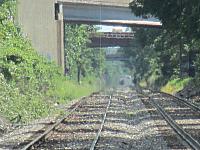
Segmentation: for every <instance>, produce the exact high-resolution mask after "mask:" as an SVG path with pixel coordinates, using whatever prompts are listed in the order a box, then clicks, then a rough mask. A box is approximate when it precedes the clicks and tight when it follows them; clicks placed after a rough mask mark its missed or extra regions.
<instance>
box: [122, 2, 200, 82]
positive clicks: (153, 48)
mask: <svg viewBox="0 0 200 150" xmlns="http://www.w3.org/2000/svg"><path fill="white" fill-rule="evenodd" d="M130 8H131V9H132V11H133V13H134V14H135V15H137V16H143V17H147V18H148V17H152V16H153V17H156V18H158V19H159V20H160V21H161V22H162V24H163V26H162V28H161V29H150V28H147V29H138V28H133V30H134V31H136V34H135V35H136V38H135V39H134V41H133V43H134V44H133V47H134V48H131V49H128V50H126V51H125V55H127V56H128V57H129V58H130V60H129V62H128V63H127V65H129V67H131V68H132V70H133V72H134V75H135V78H136V79H137V81H141V80H144V79H145V80H146V81H147V83H148V84H150V85H155V84H156V85H163V84H165V83H166V82H167V81H168V80H170V79H176V78H187V77H188V76H189V77H195V79H196V80H199V79H200V75H199V73H200V70H199V68H200V67H199V65H200V63H199V60H200V58H199V48H200V47H199V46H200V16H199V8H200V1H197V0H194V1H184V0H179V1H174V0H162V1H159V0H156V1H155V0H135V1H133V2H132V3H130ZM135 43H137V44H135ZM196 83H198V82H196Z"/></svg>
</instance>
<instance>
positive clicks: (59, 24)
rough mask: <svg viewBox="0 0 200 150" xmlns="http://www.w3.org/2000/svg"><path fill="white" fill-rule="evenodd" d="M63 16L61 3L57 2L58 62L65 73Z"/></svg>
mask: <svg viewBox="0 0 200 150" xmlns="http://www.w3.org/2000/svg"><path fill="white" fill-rule="evenodd" d="M64 27H65V26H64V16H63V4H61V3H60V4H59V15H58V21H57V43H58V44H57V45H58V64H59V65H60V66H61V67H62V70H63V73H65V48H64V40H65V39H64V38H65V36H64V34H65V33H64V31H65V30H64Z"/></svg>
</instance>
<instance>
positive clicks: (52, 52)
mask: <svg viewBox="0 0 200 150" xmlns="http://www.w3.org/2000/svg"><path fill="white" fill-rule="evenodd" d="M17 9H18V10H17V16H18V17H17V18H18V20H17V21H18V24H19V25H20V26H21V28H22V31H23V34H24V36H25V37H27V38H28V39H29V40H30V41H31V43H32V46H33V47H34V48H35V49H36V50H37V51H38V53H39V54H41V55H43V56H45V57H46V58H48V59H49V60H51V61H55V62H56V63H57V64H58V65H59V66H61V67H62V69H63V72H64V17H63V4H62V3H61V2H57V0H18V7H17Z"/></svg>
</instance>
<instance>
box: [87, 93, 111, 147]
mask: <svg viewBox="0 0 200 150" xmlns="http://www.w3.org/2000/svg"><path fill="white" fill-rule="evenodd" d="M111 99H112V96H110V99H109V102H108V105H107V107H106V112H105V114H104V117H103V120H102V123H101V126H100V128H99V130H98V132H97V135H96V137H95V139H94V141H93V142H92V145H91V147H90V150H94V149H95V147H96V144H97V142H98V140H99V137H100V135H101V131H102V129H103V126H104V124H105V120H106V116H107V113H108V109H109V107H110V103H111Z"/></svg>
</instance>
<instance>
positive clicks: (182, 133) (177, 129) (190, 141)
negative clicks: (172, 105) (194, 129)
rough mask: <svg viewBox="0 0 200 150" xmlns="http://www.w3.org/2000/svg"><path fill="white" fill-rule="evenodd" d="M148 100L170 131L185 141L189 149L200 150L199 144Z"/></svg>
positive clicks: (153, 102) (161, 109) (162, 110)
mask: <svg viewBox="0 0 200 150" xmlns="http://www.w3.org/2000/svg"><path fill="white" fill-rule="evenodd" d="M150 100H151V102H152V104H153V106H154V107H155V108H156V109H157V110H158V112H160V114H161V115H162V116H163V118H164V119H165V120H166V121H167V123H168V124H169V125H170V126H171V127H172V129H173V130H174V131H175V132H176V133H178V135H179V136H180V137H181V138H182V139H183V140H185V141H186V142H187V143H188V144H189V145H190V146H191V148H193V149H194V150H200V143H199V142H198V141H197V140H195V139H194V138H193V137H192V136H191V135H190V134H188V133H187V132H185V131H184V130H183V129H182V128H181V127H180V126H179V125H178V124H177V123H176V122H175V121H174V120H173V119H172V117H171V116H170V115H169V114H168V113H167V112H166V111H165V110H164V109H163V108H162V107H161V106H160V105H159V104H157V103H156V102H155V101H154V100H153V99H151V98H150Z"/></svg>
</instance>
